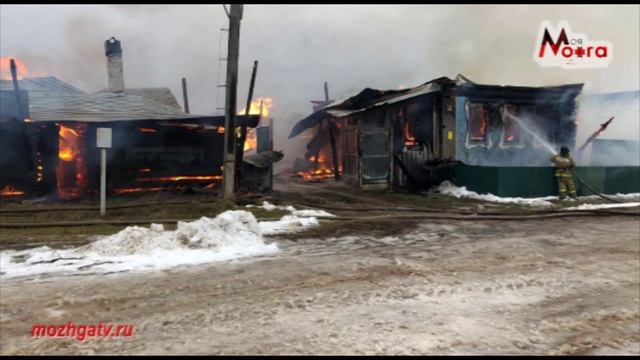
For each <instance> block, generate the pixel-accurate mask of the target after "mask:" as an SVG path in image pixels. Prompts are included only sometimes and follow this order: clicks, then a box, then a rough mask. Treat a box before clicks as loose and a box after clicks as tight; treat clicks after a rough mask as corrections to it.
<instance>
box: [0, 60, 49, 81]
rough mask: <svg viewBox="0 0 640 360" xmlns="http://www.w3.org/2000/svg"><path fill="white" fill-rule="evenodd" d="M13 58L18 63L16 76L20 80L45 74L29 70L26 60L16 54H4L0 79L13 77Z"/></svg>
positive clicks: (1, 61)
mask: <svg viewBox="0 0 640 360" xmlns="http://www.w3.org/2000/svg"><path fill="white" fill-rule="evenodd" d="M11 59H13V60H14V61H15V63H16V77H17V78H18V80H22V79H24V78H26V77H38V76H44V75H45V74H44V73H42V72H34V71H29V70H28V69H27V65H25V63H24V61H22V60H20V59H18V58H17V57H15V56H2V57H0V79H1V80H12V78H11Z"/></svg>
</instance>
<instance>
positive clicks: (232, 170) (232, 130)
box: [222, 4, 242, 201]
mask: <svg viewBox="0 0 640 360" xmlns="http://www.w3.org/2000/svg"><path fill="white" fill-rule="evenodd" d="M223 6H224V5H223ZM226 10H227V8H226V6H225V11H226ZM227 15H228V17H229V42H228V51H227V82H226V88H225V89H226V91H225V116H224V170H223V176H224V179H223V191H222V196H223V198H224V199H227V200H233V201H235V182H236V98H237V90H238V88H237V87H238V57H239V50H240V49H239V48H240V20H241V19H242V5H240V4H231V9H230V11H229V12H228V13H227Z"/></svg>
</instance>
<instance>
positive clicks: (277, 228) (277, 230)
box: [260, 215, 320, 235]
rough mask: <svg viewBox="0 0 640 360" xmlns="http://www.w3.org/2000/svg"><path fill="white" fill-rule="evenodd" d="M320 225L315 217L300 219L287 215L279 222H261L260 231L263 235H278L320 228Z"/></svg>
mask: <svg viewBox="0 0 640 360" xmlns="http://www.w3.org/2000/svg"><path fill="white" fill-rule="evenodd" d="M318 225H320V223H319V222H318V219H317V218H315V217H307V218H305V217H299V216H296V215H285V216H283V217H282V218H281V219H280V220H278V221H262V222H260V231H261V232H262V234H263V235H278V234H284V233H290V232H295V231H300V230H302V229H304V228H307V227H312V226H318Z"/></svg>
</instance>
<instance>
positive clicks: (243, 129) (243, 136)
mask: <svg viewBox="0 0 640 360" xmlns="http://www.w3.org/2000/svg"><path fill="white" fill-rule="evenodd" d="M257 72H258V60H256V61H254V62H253V71H252V72H251V82H249V95H248V96H247V107H246V108H245V112H244V116H245V118H248V117H249V110H250V109H251V100H252V99H253V86H254V85H255V83H256V73H257ZM246 139H247V127H246V126H242V127H241V128H240V139H239V141H238V148H237V149H236V151H237V154H238V155H237V156H236V161H237V164H236V166H237V167H240V164H242V157H243V155H244V142H245V140H246Z"/></svg>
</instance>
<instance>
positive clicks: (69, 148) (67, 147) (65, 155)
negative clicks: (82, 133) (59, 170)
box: [58, 125, 78, 161]
mask: <svg viewBox="0 0 640 360" xmlns="http://www.w3.org/2000/svg"><path fill="white" fill-rule="evenodd" d="M58 134H59V135H60V143H59V149H58V157H59V158H60V160H62V161H72V160H73V158H74V157H75V154H76V152H77V140H78V133H77V132H76V131H75V130H73V129H71V128H68V127H66V126H63V125H60V131H59V132H58Z"/></svg>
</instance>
